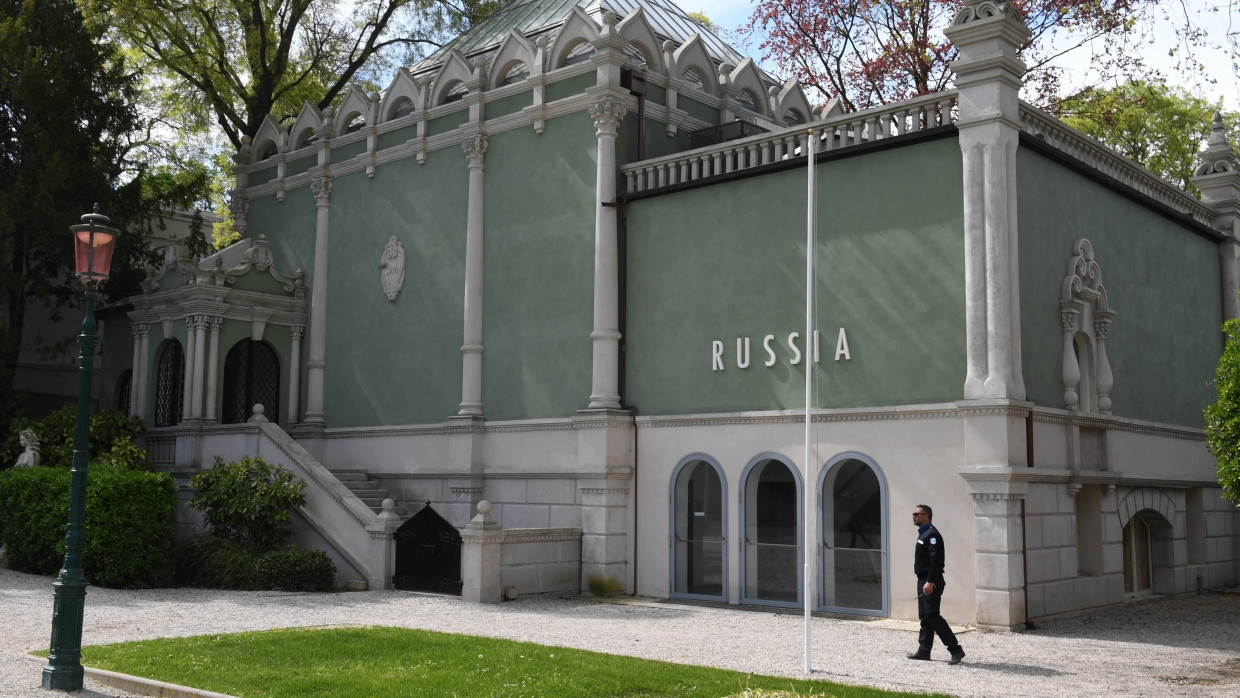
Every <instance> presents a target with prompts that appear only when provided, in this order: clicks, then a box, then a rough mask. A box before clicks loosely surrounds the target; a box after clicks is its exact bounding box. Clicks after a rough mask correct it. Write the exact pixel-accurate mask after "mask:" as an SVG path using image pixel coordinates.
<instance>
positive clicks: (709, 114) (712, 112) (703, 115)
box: [676, 92, 719, 124]
mask: <svg viewBox="0 0 1240 698" xmlns="http://www.w3.org/2000/svg"><path fill="white" fill-rule="evenodd" d="M676 106H677V107H678V108H679V109H681V110H682V111H684V112H685V113H687V114H688V115H689V116H692V117H693V118H695V119H700V120H702V121H705V122H706V123H708V124H717V123H719V110H718V109H716V108H715V107H711V106H707V105H705V104H702V103H701V102H699V101H697V100H696V99H690V97H689V95H686V94H685V93H683V92H682V93H680V94H679V95H678V96H677V97H676Z"/></svg>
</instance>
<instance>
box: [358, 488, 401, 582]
mask: <svg viewBox="0 0 1240 698" xmlns="http://www.w3.org/2000/svg"><path fill="white" fill-rule="evenodd" d="M398 528H400V517H399V516H397V514H396V503H395V502H393V501H392V500H390V499H385V500H383V511H381V512H380V513H379V516H378V517H377V518H376V519H375V520H374V522H373V523H371V524H369V525H368V526H366V532H367V533H368V534H370V550H369V551H367V553H368V555H367V560H366V562H367V563H368V566H369V568H370V569H369V573H368V574H367V576H366V584H367V587H368V588H370V589H391V588H392V574H393V573H394V572H395V569H396V542H395V541H394V540H393V539H392V534H393V533H395V532H396V529H398Z"/></svg>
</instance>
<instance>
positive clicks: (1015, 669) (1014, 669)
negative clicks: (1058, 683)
mask: <svg viewBox="0 0 1240 698" xmlns="http://www.w3.org/2000/svg"><path fill="white" fill-rule="evenodd" d="M961 666H967V667H971V668H974V669H985V670H987V671H1001V672H1003V673H1005V674H1016V675H1018V676H1063V675H1064V674H1065V673H1068V672H1064V671H1059V670H1058V669H1048V668H1047V667H1043V666H1032V665H1030V664H1011V663H1009V662H973V661H969V660H965V663H964V664H962V665H961Z"/></svg>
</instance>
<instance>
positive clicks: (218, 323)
mask: <svg viewBox="0 0 1240 698" xmlns="http://www.w3.org/2000/svg"><path fill="white" fill-rule="evenodd" d="M223 326H224V316H223V315H211V316H210V317H208V318H207V328H208V329H210V330H211V331H212V332H219V331H220V328H221V327H223Z"/></svg>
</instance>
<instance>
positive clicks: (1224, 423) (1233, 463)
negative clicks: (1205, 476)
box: [1205, 320, 1240, 505]
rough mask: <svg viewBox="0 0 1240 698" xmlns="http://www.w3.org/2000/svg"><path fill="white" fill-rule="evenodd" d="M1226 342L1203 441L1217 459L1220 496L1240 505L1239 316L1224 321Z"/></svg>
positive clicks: (1207, 410)
mask: <svg viewBox="0 0 1240 698" xmlns="http://www.w3.org/2000/svg"><path fill="white" fill-rule="evenodd" d="M1223 331H1224V332H1226V333H1227V345H1226V346H1225V347H1224V348H1223V355H1222V356H1221V357H1219V360H1218V369H1217V370H1216V371H1215V373H1214V388H1215V390H1216V391H1217V392H1218V400H1217V401H1215V403H1214V404H1213V405H1210V406H1209V407H1207V408H1206V412H1205V419H1206V428H1205V431H1206V445H1207V446H1209V447H1210V452H1211V453H1213V454H1214V457H1215V458H1217V459H1218V482H1219V485H1221V486H1222V488H1223V496H1224V497H1226V498H1227V499H1229V500H1231V501H1232V502H1234V503H1236V504H1237V505H1240V320H1228V321H1227V322H1225V323H1223Z"/></svg>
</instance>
